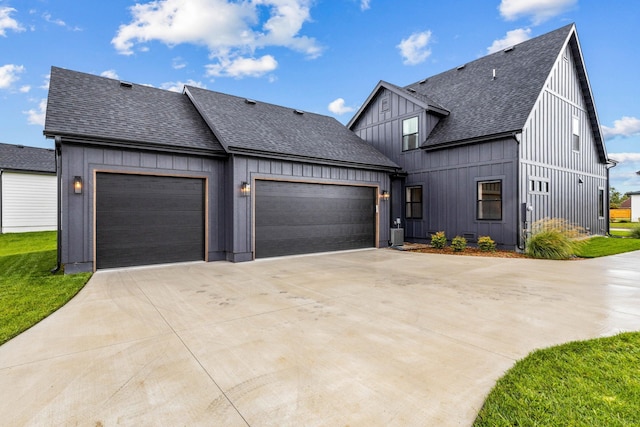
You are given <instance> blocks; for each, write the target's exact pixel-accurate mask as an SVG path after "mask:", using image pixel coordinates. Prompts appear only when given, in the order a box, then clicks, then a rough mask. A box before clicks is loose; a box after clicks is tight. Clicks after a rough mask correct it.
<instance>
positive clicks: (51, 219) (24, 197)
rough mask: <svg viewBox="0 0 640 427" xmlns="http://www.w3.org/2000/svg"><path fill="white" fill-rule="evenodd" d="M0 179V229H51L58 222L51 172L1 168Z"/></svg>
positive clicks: (53, 180)
mask: <svg viewBox="0 0 640 427" xmlns="http://www.w3.org/2000/svg"><path fill="white" fill-rule="evenodd" d="M0 179H2V183H1V185H0V189H2V194H1V195H2V201H1V202H0V207H1V209H2V212H0V214H1V215H2V230H0V231H1V232H2V233H21V232H28V231H48V230H55V229H56V228H57V226H58V203H57V194H58V190H57V188H58V187H57V184H56V176H55V175H45V174H32V173H20V172H7V171H4V172H2V174H0Z"/></svg>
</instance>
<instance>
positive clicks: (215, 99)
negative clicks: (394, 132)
mask: <svg viewBox="0 0 640 427" xmlns="http://www.w3.org/2000/svg"><path fill="white" fill-rule="evenodd" d="M186 93H187V94H188V95H189V97H190V98H191V99H192V100H193V102H194V104H195V105H196V108H197V109H198V111H200V113H201V114H202V115H203V117H204V118H205V120H206V121H207V123H209V125H210V126H211V128H212V130H213V131H214V133H215V134H216V136H217V137H218V138H219V139H220V141H221V142H222V144H223V145H224V146H225V148H226V149H227V150H228V151H229V152H244V153H253V154H270V155H278V156H281V157H292V158H298V159H312V160H316V161H329V162H336V163H344V164H353V165H362V166H374V167H383V168H390V169H395V168H398V165H396V164H395V163H394V162H392V161H391V160H389V159H388V158H387V157H386V156H384V155H383V154H382V153H380V152H379V151H378V150H376V149H375V148H374V147H372V146H371V145H369V144H367V143H366V142H365V141H364V140H362V139H361V138H360V137H358V136H357V135H355V134H354V133H353V132H351V131H350V130H349V129H347V128H346V127H345V126H343V125H342V124H341V123H340V122H338V121H337V120H336V119H334V118H332V117H328V116H323V115H320V114H314V113H309V112H301V111H297V110H294V109H292V108H287V107H282V106H279V105H273V104H268V103H264V102H255V103H254V102H249V103H248V102H245V98H241V97H237V96H232V95H227V94H223V93H219V92H213V91H210V90H205V89H201V88H197V87H192V86H187V88H186Z"/></svg>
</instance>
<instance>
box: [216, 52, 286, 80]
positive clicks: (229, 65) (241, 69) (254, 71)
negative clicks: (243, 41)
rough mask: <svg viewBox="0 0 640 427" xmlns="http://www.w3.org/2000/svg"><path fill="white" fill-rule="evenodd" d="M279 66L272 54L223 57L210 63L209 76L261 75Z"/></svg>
mask: <svg viewBox="0 0 640 427" xmlns="http://www.w3.org/2000/svg"><path fill="white" fill-rule="evenodd" d="M277 67H278V61H276V59H275V58H274V57H273V56H271V55H265V56H263V57H261V58H258V59H255V58H233V59H229V58H221V59H220V60H219V62H218V63H217V64H209V65H207V66H206V68H207V76H210V77H235V78H242V77H246V76H249V77H260V76H263V75H265V74H267V73H269V72H271V71H273V70H275V69H276V68H277Z"/></svg>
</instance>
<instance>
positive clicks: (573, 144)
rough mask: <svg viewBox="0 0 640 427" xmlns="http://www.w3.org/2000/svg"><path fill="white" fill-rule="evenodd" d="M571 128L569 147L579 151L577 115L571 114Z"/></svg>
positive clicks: (578, 121) (578, 119)
mask: <svg viewBox="0 0 640 427" xmlns="http://www.w3.org/2000/svg"><path fill="white" fill-rule="evenodd" d="M572 128H573V131H572V136H571V137H572V139H571V148H572V149H573V151H580V118H578V117H577V116H573V126H572Z"/></svg>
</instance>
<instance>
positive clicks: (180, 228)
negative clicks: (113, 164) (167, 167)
mask: <svg viewBox="0 0 640 427" xmlns="http://www.w3.org/2000/svg"><path fill="white" fill-rule="evenodd" d="M204 189H205V184H204V180H203V179H195V178H183V177H166V176H151V175H127V174H114V173H98V174H97V176H96V267H97V268H112V267H127V266H134V265H148V264H162V263H169V262H182V261H195V260H202V259H204V251H205V245H204V239H205V208H204V199H205V197H204Z"/></svg>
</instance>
